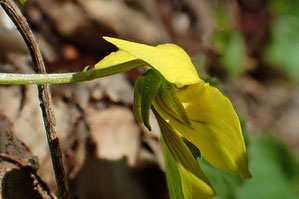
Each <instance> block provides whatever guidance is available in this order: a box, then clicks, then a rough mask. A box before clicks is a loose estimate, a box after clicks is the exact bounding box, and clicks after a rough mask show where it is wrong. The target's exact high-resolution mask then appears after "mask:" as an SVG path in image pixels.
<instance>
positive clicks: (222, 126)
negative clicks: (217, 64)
mask: <svg viewBox="0 0 299 199" xmlns="http://www.w3.org/2000/svg"><path fill="white" fill-rule="evenodd" d="M104 39H106V40H107V41H108V42H110V43H112V44H114V45H115V46H117V47H118V48H119V50H118V51H117V52H113V53H111V54H110V55H108V56H107V57H105V58H104V59H103V60H102V61H100V62H99V63H98V64H96V65H95V68H97V69H99V68H105V67H109V66H111V65H114V64H120V63H123V62H127V61H131V60H134V59H140V60H143V61H144V62H145V63H146V65H147V68H148V69H154V71H158V73H159V74H161V76H163V79H164V78H165V79H166V80H167V81H166V80H165V81H166V82H168V83H169V82H170V83H169V85H177V86H178V87H179V88H176V89H175V92H174V93H175V94H172V96H170V95H169V93H168V92H167V88H165V87H164V89H163V86H162V85H163V80H162V83H160V82H159V83H157V82H153V85H155V86H156V87H157V88H156V90H154V92H151V95H152V97H153V99H147V100H150V101H151V102H150V103H152V105H153V107H154V112H155V115H156V118H157V120H158V123H159V125H160V128H161V133H162V137H163V140H164V142H165V143H166V145H167V148H168V149H169V151H170V152H171V154H172V156H173V158H174V160H175V161H176V165H177V168H178V171H179V173H180V177H181V182H182V190H183V193H184V196H185V198H198V197H200V198H211V197H212V196H213V195H214V194H215V193H214V190H213V188H212V185H211V184H210V182H209V180H208V179H207V177H206V176H205V175H204V173H203V172H202V170H201V168H200V166H199V164H198V163H197V162H196V160H195V159H194V157H193V156H192V154H191V152H190V150H189V149H188V147H187V146H186V145H185V143H184V142H183V140H182V138H185V139H187V140H188V141H189V142H191V143H192V144H193V145H194V146H196V147H197V148H198V149H199V150H200V152H201V154H202V156H203V157H204V158H205V159H206V160H208V161H209V162H210V163H211V164H213V165H214V166H216V167H218V168H220V169H223V170H225V171H228V172H231V173H234V174H238V175H240V176H242V177H243V178H247V177H250V172H249V170H248V166H247V157H246V148H245V143H244V139H243V135H242V131H241V127H240V121H239V119H238V116H237V114H236V112H235V110H234V108H233V106H232V104H231V102H230V101H229V99H228V98H226V97H225V96H224V95H222V94H221V92H220V91H219V90H218V89H217V88H214V87H211V86H210V85H209V84H208V83H205V82H203V81H202V80H201V79H200V78H199V76H198V74H197V72H196V69H195V67H194V66H193V64H192V62H191V59H190V57H189V56H188V55H187V53H186V52H185V51H184V50H183V49H182V48H180V47H178V46H177V45H174V44H163V45H158V46H156V47H153V46H148V45H144V44H138V43H134V42H129V41H125V40H120V39H115V38H110V37H104ZM140 79H141V78H140ZM136 85H137V83H136ZM146 86H147V87H150V85H149V84H148V83H147V85H146ZM159 87H161V88H160V89H158V88H159ZM173 88H174V87H173ZM138 89H140V88H138ZM138 89H137V91H138ZM135 92H136V90H135ZM139 92H143V91H142V89H141V91H139ZM137 94H138V93H137ZM136 96H138V95H136ZM136 96H135V97H136ZM171 97H174V99H176V97H177V99H178V100H174V101H175V102H173V100H172V99H170V98H171ZM139 100H140V99H139ZM175 104H178V106H175ZM180 104H181V107H183V108H181V109H180V106H179V105H180ZM149 107H150V106H149ZM137 108H140V107H137ZM141 109H142V107H141ZM141 112H142V113H143V112H144V111H142V110H141ZM145 114H147V113H145ZM136 119H137V120H138V121H140V122H142V119H143V122H144V123H145V125H146V126H147V127H149V124H147V121H145V119H144V116H142V118H141V117H140V118H139V117H138V114H137V118H136Z"/></svg>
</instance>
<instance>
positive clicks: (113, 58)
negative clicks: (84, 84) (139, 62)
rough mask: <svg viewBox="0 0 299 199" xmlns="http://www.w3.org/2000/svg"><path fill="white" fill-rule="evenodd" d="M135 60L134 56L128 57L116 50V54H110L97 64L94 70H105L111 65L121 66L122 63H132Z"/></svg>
mask: <svg viewBox="0 0 299 199" xmlns="http://www.w3.org/2000/svg"><path fill="white" fill-rule="evenodd" d="M134 59H136V58H135V57H134V56H132V55H130V54H129V53H127V52H125V51H123V50H118V51H116V52H112V53H110V54H109V55H107V56H106V57H104V59H102V60H101V61H100V62H98V63H97V64H96V65H95V66H94V67H95V69H101V68H107V67H110V66H113V65H117V64H121V63H124V62H128V61H132V60H134Z"/></svg>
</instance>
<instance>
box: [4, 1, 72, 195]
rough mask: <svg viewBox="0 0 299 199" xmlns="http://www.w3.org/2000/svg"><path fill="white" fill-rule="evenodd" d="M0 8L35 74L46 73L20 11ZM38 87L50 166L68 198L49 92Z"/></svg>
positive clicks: (13, 7) (11, 6)
mask: <svg viewBox="0 0 299 199" xmlns="http://www.w3.org/2000/svg"><path fill="white" fill-rule="evenodd" d="M0 3H1V6H2V8H3V9H4V10H5V12H6V14H7V15H8V16H9V17H10V18H11V20H12V21H13V22H14V24H15V25H16V26H17V28H18V30H19V32H20V33H21V35H22V37H23V39H24V40H25V42H26V44H27V47H28V49H29V51H30V54H31V57H32V61H33V63H34V65H35V70H36V72H37V73H46V68H45V65H44V61H43V58H42V55H41V52H40V50H39V48H38V46H37V43H36V40H35V38H34V35H33V33H32V31H31V29H30V27H29V25H28V23H27V21H26V19H25V17H24V16H23V15H22V13H21V11H20V10H19V8H18V7H17V5H16V4H15V3H14V1H13V0H0ZM37 87H38V95H39V100H40V107H41V110H42V114H43V119H44V124H45V129H46V134H47V140H48V145H49V149H50V154H51V158H52V164H53V168H54V173H55V178H56V183H57V187H58V192H59V198H61V199H67V198H68V186H67V182H66V176H65V171H64V168H63V163H62V154H61V149H60V145H59V140H58V137H57V133H56V120H55V115H54V112H53V107H52V99H51V91H50V88H49V85H47V84H45V85H44V84H40V85H38V86H37Z"/></svg>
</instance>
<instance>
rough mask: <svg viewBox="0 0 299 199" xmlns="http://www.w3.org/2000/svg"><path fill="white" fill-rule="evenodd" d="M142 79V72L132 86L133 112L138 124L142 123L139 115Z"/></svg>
mask: <svg viewBox="0 0 299 199" xmlns="http://www.w3.org/2000/svg"><path fill="white" fill-rule="evenodd" d="M143 80H144V75H143V74H142V75H140V76H139V77H138V78H137V80H136V82H135V86H134V100H133V114H134V117H135V119H136V121H137V122H138V124H142V123H143V120H142V117H141V91H142V84H143Z"/></svg>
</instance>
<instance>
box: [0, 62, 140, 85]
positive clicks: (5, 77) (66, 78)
mask: <svg viewBox="0 0 299 199" xmlns="http://www.w3.org/2000/svg"><path fill="white" fill-rule="evenodd" d="M145 65H146V63H145V62H144V61H142V60H139V59H135V60H133V61H129V62H125V63H122V64H118V65H114V66H111V67H108V68H103V69H97V70H92V71H87V72H77V73H53V74H15V73H0V84H64V83H74V82H81V81H88V80H93V79H97V78H101V77H106V76H110V75H114V74H117V73H121V72H125V71H128V70H131V69H133V68H136V67H141V66H145Z"/></svg>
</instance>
